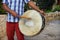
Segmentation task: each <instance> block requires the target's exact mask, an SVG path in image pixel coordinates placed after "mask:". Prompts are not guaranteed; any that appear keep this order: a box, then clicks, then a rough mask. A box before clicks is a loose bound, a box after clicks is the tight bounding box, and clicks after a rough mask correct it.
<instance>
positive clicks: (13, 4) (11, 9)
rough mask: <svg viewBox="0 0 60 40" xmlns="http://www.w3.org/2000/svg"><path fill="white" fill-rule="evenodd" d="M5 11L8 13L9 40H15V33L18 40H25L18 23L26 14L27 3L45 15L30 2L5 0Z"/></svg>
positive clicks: (26, 0) (25, 0)
mask: <svg viewBox="0 0 60 40" xmlns="http://www.w3.org/2000/svg"><path fill="white" fill-rule="evenodd" d="M2 3H3V9H4V10H5V11H6V12H7V13H8V16H7V23H6V26H7V27H6V29H7V30H6V32H7V37H8V40H14V32H15V31H16V35H17V38H18V40H24V36H23V34H22V33H21V32H20V30H19V28H18V21H19V19H20V18H21V15H22V14H23V13H24V4H25V3H27V4H28V5H29V6H31V7H32V8H33V9H35V10H37V11H38V12H40V13H41V14H42V15H44V12H43V11H42V10H40V9H39V8H38V7H37V6H35V5H34V3H33V2H32V1H30V0H3V2H2Z"/></svg>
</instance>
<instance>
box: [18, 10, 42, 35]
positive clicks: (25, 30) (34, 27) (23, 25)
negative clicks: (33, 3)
mask: <svg viewBox="0 0 60 40" xmlns="http://www.w3.org/2000/svg"><path fill="white" fill-rule="evenodd" d="M22 16H27V17H29V18H31V19H30V20H29V19H25V18H21V19H20V21H19V29H20V31H21V32H22V34H24V35H25V36H34V35H36V34H38V33H39V32H40V31H41V29H42V28H43V27H42V25H43V19H42V16H41V14H40V13H39V12H37V11H35V10H28V11H26V12H25V13H24V14H23V15H22Z"/></svg>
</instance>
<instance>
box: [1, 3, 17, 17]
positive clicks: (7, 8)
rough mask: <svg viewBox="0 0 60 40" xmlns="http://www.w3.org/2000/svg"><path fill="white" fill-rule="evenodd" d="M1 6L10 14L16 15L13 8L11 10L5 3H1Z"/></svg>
mask: <svg viewBox="0 0 60 40" xmlns="http://www.w3.org/2000/svg"><path fill="white" fill-rule="evenodd" d="M2 7H3V9H4V10H5V11H7V12H9V13H10V14H12V15H13V16H15V17H16V15H17V14H16V12H14V11H13V10H11V9H10V8H9V7H8V6H7V5H6V4H4V3H3V5H2Z"/></svg>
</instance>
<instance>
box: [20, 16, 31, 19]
mask: <svg viewBox="0 0 60 40" xmlns="http://www.w3.org/2000/svg"><path fill="white" fill-rule="evenodd" d="M20 18H25V19H29V20H31V18H29V17H27V16H20Z"/></svg>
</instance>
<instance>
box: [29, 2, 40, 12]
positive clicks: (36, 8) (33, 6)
mask: <svg viewBox="0 0 60 40" xmlns="http://www.w3.org/2000/svg"><path fill="white" fill-rule="evenodd" d="M28 4H29V6H31V7H32V8H33V9H35V10H37V11H38V12H39V11H40V9H39V8H38V7H37V6H36V5H35V4H34V3H33V1H30V2H29V3H28Z"/></svg>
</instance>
